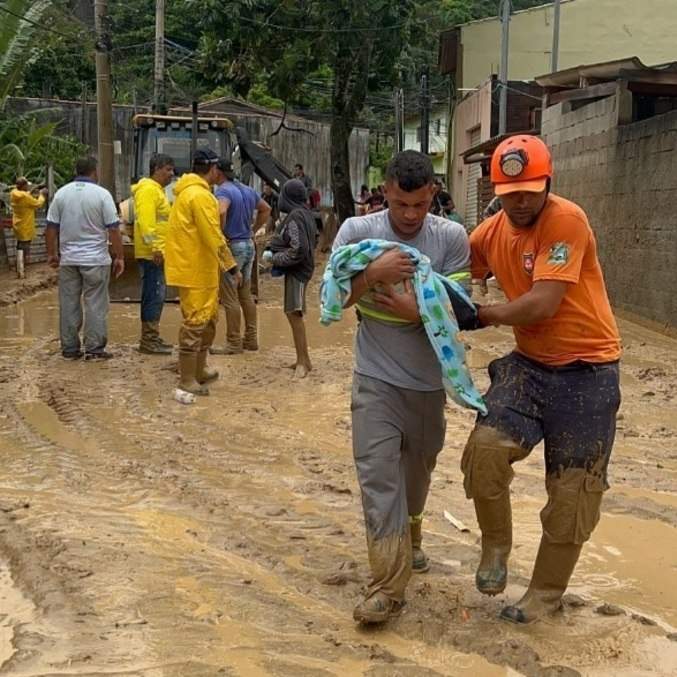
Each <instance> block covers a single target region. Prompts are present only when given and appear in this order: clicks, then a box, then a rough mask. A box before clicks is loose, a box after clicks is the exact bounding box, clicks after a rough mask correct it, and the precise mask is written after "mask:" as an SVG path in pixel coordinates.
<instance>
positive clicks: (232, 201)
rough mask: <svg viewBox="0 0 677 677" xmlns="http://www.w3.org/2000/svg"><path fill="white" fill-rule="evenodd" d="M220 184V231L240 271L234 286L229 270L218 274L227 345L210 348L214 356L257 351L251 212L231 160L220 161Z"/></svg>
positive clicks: (217, 194)
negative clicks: (242, 328)
mask: <svg viewBox="0 0 677 677" xmlns="http://www.w3.org/2000/svg"><path fill="white" fill-rule="evenodd" d="M217 167H218V170H219V175H220V176H219V183H218V184H217V187H216V189H215V190H214V195H216V198H217V200H218V201H219V209H220V212H221V219H222V227H223V234H224V235H225V236H226V240H227V241H228V246H229V247H230V250H231V252H232V253H233V256H234V257H235V260H236V261H237V266H238V270H240V272H241V273H242V284H241V285H240V286H237V285H236V284H235V281H234V280H233V278H232V276H231V275H230V274H229V273H223V274H222V276H221V285H220V296H221V303H223V307H224V309H225V311H226V345H225V347H224V348H212V349H211V352H212V354H215V355H237V354H239V353H241V352H242V351H243V350H258V330H257V317H256V304H255V303H254V299H253V298H252V294H251V279H252V269H253V266H254V260H255V249H254V239H253V237H252V226H251V212H250V210H249V209H248V207H247V203H248V200H249V199H250V198H249V197H247V199H245V196H244V195H243V191H241V190H240V188H238V186H237V184H236V183H235V181H234V178H235V176H234V173H233V167H232V165H231V164H230V162H228V161H226V160H220V161H219V164H218V165H217ZM242 314H244V322H245V330H244V339H243V337H242V333H241V319H242Z"/></svg>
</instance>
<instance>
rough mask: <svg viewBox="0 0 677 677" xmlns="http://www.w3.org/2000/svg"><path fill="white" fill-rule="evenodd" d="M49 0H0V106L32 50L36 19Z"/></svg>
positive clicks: (34, 41) (18, 77)
mask: <svg viewBox="0 0 677 677" xmlns="http://www.w3.org/2000/svg"><path fill="white" fill-rule="evenodd" d="M51 4H52V3H51V0H33V1H32V2H31V1H30V0H0V108H2V106H3V105H4V101H5V99H6V98H7V96H8V95H9V94H10V93H11V91H12V90H13V89H14V87H15V86H16V84H17V82H18V81H19V79H20V78H21V75H22V73H23V71H24V69H25V67H26V63H27V62H28V61H29V59H30V58H31V56H32V55H33V54H34V53H35V49H36V39H35V38H36V33H37V32H38V29H39V28H40V21H42V19H43V18H44V17H45V15H46V14H47V12H48V11H49V9H50V8H51Z"/></svg>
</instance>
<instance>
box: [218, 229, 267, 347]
mask: <svg viewBox="0 0 677 677" xmlns="http://www.w3.org/2000/svg"><path fill="white" fill-rule="evenodd" d="M230 249H231V252H232V254H233V256H234V257H235V260H236V261H237V265H238V268H239V269H240V271H241V272H242V284H241V285H240V287H237V288H236V287H235V284H233V280H232V276H231V275H229V274H228V273H222V274H221V287H220V295H221V303H223V307H224V309H225V311H226V344H227V346H228V347H229V348H232V349H234V350H239V349H241V348H242V330H241V319H242V315H244V324H245V330H244V345H245V346H246V347H248V348H254V347H256V344H257V342H258V329H257V315H256V304H255V303H254V297H253V296H252V291H251V285H252V271H253V269H254V265H255V258H256V249H255V247H254V241H253V240H235V241H232V242H231V243H230Z"/></svg>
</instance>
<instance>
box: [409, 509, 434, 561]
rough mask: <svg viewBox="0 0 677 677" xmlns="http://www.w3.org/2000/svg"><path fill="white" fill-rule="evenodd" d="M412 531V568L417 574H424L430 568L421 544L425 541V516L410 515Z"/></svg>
mask: <svg viewBox="0 0 677 677" xmlns="http://www.w3.org/2000/svg"><path fill="white" fill-rule="evenodd" d="M409 529H410V531H411V570H412V571H413V572H414V573H415V574H424V573H426V571H429V570H430V562H428V558H427V557H426V554H425V552H423V548H422V547H421V544H422V543H423V518H422V517H411V516H410V517H409Z"/></svg>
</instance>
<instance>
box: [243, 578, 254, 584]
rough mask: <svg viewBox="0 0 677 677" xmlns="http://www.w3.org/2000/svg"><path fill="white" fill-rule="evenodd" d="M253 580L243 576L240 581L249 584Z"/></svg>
mask: <svg viewBox="0 0 677 677" xmlns="http://www.w3.org/2000/svg"><path fill="white" fill-rule="evenodd" d="M253 582H254V581H253V580H252V579H251V578H243V579H242V583H243V584H244V585H251V584H252V583H253Z"/></svg>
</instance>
